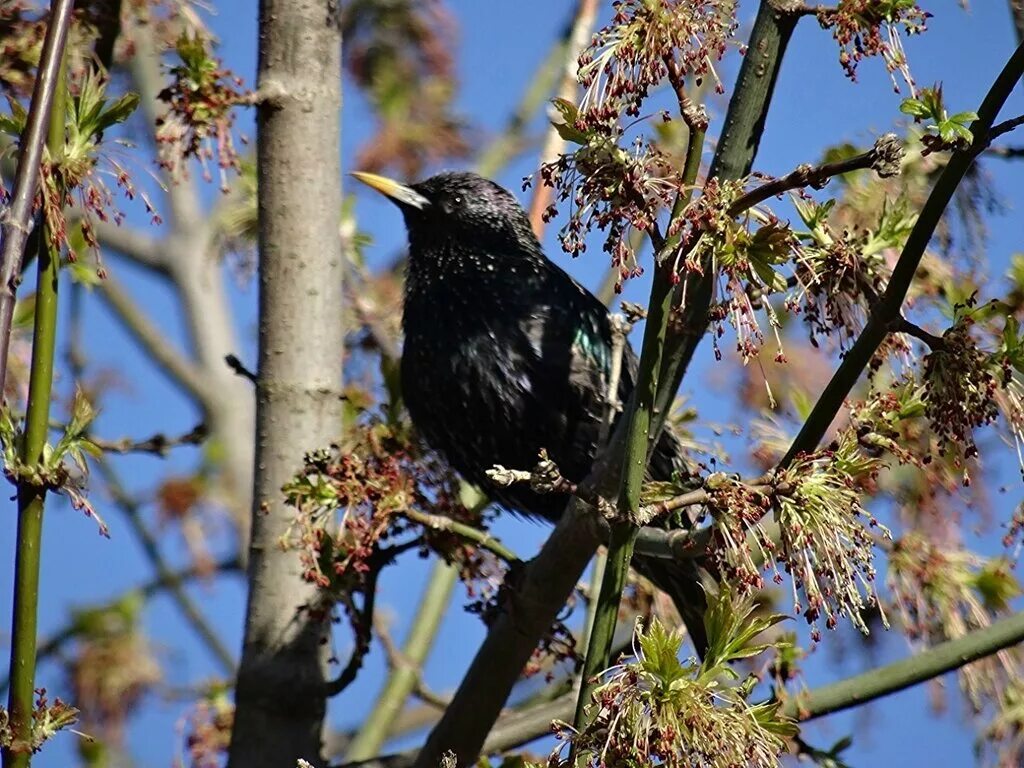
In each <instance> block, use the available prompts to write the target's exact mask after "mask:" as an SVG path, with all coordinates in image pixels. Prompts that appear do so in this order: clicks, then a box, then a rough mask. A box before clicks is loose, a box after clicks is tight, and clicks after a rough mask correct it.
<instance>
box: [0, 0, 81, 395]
mask: <svg viewBox="0 0 1024 768" xmlns="http://www.w3.org/2000/svg"><path fill="white" fill-rule="evenodd" d="M73 7H74V3H73V2H72V0H54V2H53V4H52V6H51V8H50V23H49V24H47V25H46V37H45V38H44V39H43V49H42V52H41V54H40V58H39V69H38V75H37V77H36V82H35V86H34V87H33V89H32V101H31V103H30V104H29V108H28V118H27V120H26V125H25V130H24V132H23V133H22V135H21V140H20V142H19V146H18V170H17V172H16V174H15V177H14V189H13V190H12V191H11V198H10V203H9V205H8V207H7V209H6V210H5V211H3V212H2V213H3V215H2V216H0V241H2V243H3V244H2V248H3V250H2V251H0V390H2V389H3V386H4V382H6V380H7V354H8V349H9V348H10V342H11V319H12V318H13V317H14V303H15V300H16V299H17V292H18V283H19V282H20V280H21V262H22V257H23V255H24V252H25V241H26V239H27V238H28V234H29V232H30V231H31V229H32V201H33V200H34V199H35V196H36V187H37V186H38V180H39V164H40V160H41V159H42V156H43V140H44V139H45V138H46V131H47V126H48V124H49V119H50V106H51V104H52V103H53V99H54V94H55V92H56V91H57V90H58V89H60V88H63V87H64V84H63V82H62V81H61V80H60V78H59V76H58V74H59V70H60V66H61V60H62V56H63V52H64V44H65V43H66V41H67V37H68V28H69V27H70V26H71V12H72V10H73Z"/></svg>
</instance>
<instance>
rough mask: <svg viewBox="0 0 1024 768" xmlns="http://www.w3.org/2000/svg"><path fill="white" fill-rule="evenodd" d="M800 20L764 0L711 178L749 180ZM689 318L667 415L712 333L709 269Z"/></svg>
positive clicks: (677, 345)
mask: <svg viewBox="0 0 1024 768" xmlns="http://www.w3.org/2000/svg"><path fill="white" fill-rule="evenodd" d="M799 20H800V14H799V13H790V12H787V11H786V9H785V7H783V6H782V5H781V3H780V2H779V0H761V5H760V6H759V8H758V11H757V18H756V19H755V20H754V28H753V30H752V31H751V33H750V41H749V43H748V44H747V55H746V56H744V57H743V63H742V64H741V65H740V71H739V75H738V76H737V78H736V88H735V90H734V91H733V95H732V98H731V99H730V100H729V108H728V110H727V111H726V114H725V122H724V123H723V126H722V132H721V134H720V135H719V137H718V146H717V148H716V149H715V156H714V158H713V159H712V161H711V168H710V169H709V171H708V178H712V177H716V176H717V177H718V178H719V179H724V180H734V179H739V178H742V177H744V176H746V175H747V174H748V173H750V169H751V168H752V167H753V164H754V157H755V156H756V155H757V149H758V146H759V145H760V143H761V135H762V134H763V133H764V126H765V120H766V119H767V117H768V108H769V106H770V104H771V99H772V94H773V92H774V90H775V82H776V80H777V79H778V76H779V71H780V70H781V69H782V59H783V56H784V54H785V52H786V47H787V46H788V45H789V39H790V36H791V35H792V34H793V30H794V29H795V28H796V24H797V22H798V21H799ZM691 282H692V283H694V284H693V285H687V286H686V290H687V293H686V296H687V307H686V315H685V317H684V318H683V320H682V322H681V323H679V325H678V330H677V326H675V325H673V329H672V333H670V334H669V335H668V338H667V339H666V341H665V354H664V359H663V361H662V370H661V375H660V376H659V381H660V384H659V387H658V396H657V400H656V402H655V412H657V413H660V414H667V413H668V412H669V410H670V409H671V407H672V402H673V400H674V399H675V396H676V393H677V392H678V391H679V386H680V384H682V381H683V377H684V376H685V375H686V371H687V369H688V367H689V365H690V360H692V359H693V354H694V352H696V350H697V346H698V345H699V344H700V342H701V340H702V339H703V338H704V335H705V331H706V330H707V327H708V319H707V314H708V307H710V306H711V296H712V292H713V289H714V275H713V274H712V272H711V269H710V268H707V269H705V271H704V275H703V276H702V277H700V278H698V279H696V280H687V281H686V283H691Z"/></svg>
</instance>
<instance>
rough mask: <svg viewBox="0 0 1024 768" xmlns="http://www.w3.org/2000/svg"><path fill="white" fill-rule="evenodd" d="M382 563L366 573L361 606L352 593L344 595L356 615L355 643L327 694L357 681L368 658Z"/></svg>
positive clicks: (339, 690)
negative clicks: (357, 605)
mask: <svg viewBox="0 0 1024 768" xmlns="http://www.w3.org/2000/svg"><path fill="white" fill-rule="evenodd" d="M382 565H383V563H374V564H373V565H371V567H370V571H369V573H367V574H366V584H365V586H364V587H363V588H362V589H361V590H360V591H361V593H362V595H363V604H362V606H361V607H360V608H356V607H355V604H354V603H353V602H352V596H351V595H343V596H342V602H343V603H345V608H346V610H347V611H348V612H349V613H350V614H351V615H352V616H353V617H354V620H353V626H354V627H355V630H356V639H355V645H354V646H353V648H352V654H351V655H350V656H349V659H348V664H346V665H345V669H343V670H342V671H341V674H340V675H338V676H337V677H336V678H335V679H334V680H330V681H328V682H327V683H326V684H325V686H324V695H325V696H337V695H338V694H339V693H341V692H342V691H344V690H345V689H346V688H348V687H349V686H350V685H351V684H352V683H353V682H354V681H355V679H356V675H357V674H359V670H360V669H362V666H363V659H365V658H366V654H367V652H368V651H369V650H370V641H371V640H372V639H373V612H374V605H375V604H376V602H377V580H378V579H379V578H380V572H381V566H382Z"/></svg>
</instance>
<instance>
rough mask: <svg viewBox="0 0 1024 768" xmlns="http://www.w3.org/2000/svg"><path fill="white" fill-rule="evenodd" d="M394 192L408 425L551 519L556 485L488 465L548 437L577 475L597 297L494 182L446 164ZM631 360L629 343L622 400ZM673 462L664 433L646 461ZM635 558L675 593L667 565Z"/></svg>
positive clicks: (591, 379)
mask: <svg viewBox="0 0 1024 768" xmlns="http://www.w3.org/2000/svg"><path fill="white" fill-rule="evenodd" d="M368 183H369V182H368ZM410 190H412V191H413V194H409V191H410ZM381 191H385V190H383V189H382V190H381ZM402 193H403V194H405V195H406V196H407V197H408V198H409V199H411V200H412V201H413V203H414V204H409V202H408V200H405V201H403V200H400V199H397V198H396V197H394V196H392V199H394V200H395V202H396V203H397V204H398V206H399V208H400V209H401V210H402V213H403V215H404V217H405V223H406V227H407V229H408V233H409V261H408V267H407V273H406V288H405V305H404V315H403V328H404V332H405V343H404V347H403V352H402V374H401V378H402V391H403V396H404V398H405V403H406V406H407V407H408V409H409V413H410V415H411V416H412V421H413V424H414V425H415V426H416V428H417V429H418V430H419V431H420V433H421V434H422V436H423V437H424V439H425V440H426V441H427V443H428V444H429V445H430V446H431V447H432V448H434V449H435V450H438V451H439V452H441V453H442V454H443V455H444V456H445V457H446V458H447V459H448V461H449V462H450V463H451V465H452V466H453V467H454V468H455V469H456V470H457V471H458V472H459V473H460V474H462V476H463V477H465V478H466V479H467V480H469V481H470V482H472V483H474V484H476V485H478V486H479V487H481V488H482V489H484V491H485V492H486V493H488V494H490V495H491V496H492V498H495V499H496V500H497V501H499V502H500V503H501V504H503V505H504V506H506V507H508V508H509V509H511V510H513V511H516V512H518V513H521V514H524V515H528V516H535V517H542V518H546V519H548V520H552V521H553V520H557V519H558V517H559V516H560V515H561V514H562V511H563V510H564V509H565V505H566V502H567V499H566V497H565V496H563V495H558V494H536V493H534V492H533V491H531V490H530V489H529V487H527V486H526V485H525V484H516V485H513V486H512V487H510V488H498V487H496V486H495V485H494V484H493V483H492V482H491V481H490V480H489V478H488V477H487V475H486V474H485V473H486V471H487V470H488V469H490V468H491V467H492V466H494V465H495V464H501V465H504V466H506V467H511V468H516V469H530V468H531V467H532V466H533V465H534V464H535V463H536V461H537V454H538V451H539V450H540V449H541V448H545V449H547V451H548V455H549V456H550V457H551V459H552V460H553V461H555V462H556V463H557V465H558V467H559V469H560V470H561V472H562V474H563V475H565V476H566V477H567V478H569V479H570V480H572V481H574V482H578V481H580V480H582V479H583V478H584V477H586V475H587V474H588V472H589V470H590V467H591V464H592V462H593V460H594V458H595V454H596V451H597V442H598V438H599V434H600V425H601V421H602V418H603V415H604V412H605V407H606V406H605V392H606V382H607V380H608V376H609V373H610V367H611V343H612V334H611V326H610V321H609V317H608V310H607V308H606V307H605V306H604V305H603V304H602V303H601V302H600V301H599V300H598V299H597V298H596V297H595V296H594V295H593V294H591V293H590V292H589V291H587V290H586V289H585V288H583V287H582V286H580V285H579V284H578V283H577V282H575V281H574V280H573V279H572V278H571V277H569V275H568V274H566V272H565V271H563V270H562V269H561V268H560V267H559V266H558V265H556V264H555V263H553V262H552V261H551V260H549V259H548V258H547V257H546V256H545V255H544V253H543V251H542V250H541V246H540V243H539V242H538V241H537V238H536V237H535V236H534V234H533V231H532V229H531V228H530V223H529V220H528V218H527V216H526V213H525V211H523V209H522V207H521V206H520V205H519V203H518V202H517V201H516V199H515V198H514V197H513V196H512V195H511V194H510V193H509V192H507V191H506V190H504V189H502V188H501V187H500V186H498V185H497V184H495V183H493V182H491V181H488V180H486V179H483V178H481V177H479V176H477V175H475V174H470V173H445V174H441V175H439V176H434V177H432V178H430V179H427V180H426V181H423V182H420V183H418V184H413V185H411V186H410V187H408V188H404V187H403V188H402ZM385 194H387V191H385ZM636 369H637V359H636V355H635V354H634V353H633V351H632V349H629V348H628V347H627V349H626V350H625V358H624V360H623V369H622V376H621V382H620V385H619V392H618V394H619V398H620V400H621V401H622V402H625V401H626V400H627V399H628V397H629V394H630V392H631V391H632V388H633V385H634V381H635V376H636ZM678 462H679V446H678V442H677V440H676V438H675V437H674V436H673V435H672V434H671V433H670V432H666V433H665V434H664V435H663V436H662V438H661V440H660V441H659V443H658V446H657V448H656V451H655V455H654V457H653V459H652V462H651V467H650V474H651V476H652V477H654V478H655V479H667V478H668V477H669V476H670V475H671V473H672V471H673V469H674V468H676V467H677V466H678ZM636 564H637V565H639V566H641V570H642V571H643V572H645V573H646V574H647V575H649V576H650V577H651V578H652V579H653V580H655V581H656V582H657V583H658V584H659V586H661V587H662V588H663V589H665V590H666V591H668V592H670V593H673V592H676V593H678V592H679V590H677V589H675V586H676V585H675V584H674V582H675V581H676V580H677V578H678V572H677V571H676V569H675V568H674V567H673V564H671V563H668V562H666V561H661V562H650V563H646V564H642V563H636ZM644 566H646V567H644ZM691 583H692V582H691ZM679 602H680V601H679V600H678V599H677V604H679Z"/></svg>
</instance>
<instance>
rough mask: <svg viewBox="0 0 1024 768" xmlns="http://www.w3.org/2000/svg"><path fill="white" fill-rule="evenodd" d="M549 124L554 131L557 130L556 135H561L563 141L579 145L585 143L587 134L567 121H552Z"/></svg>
mask: <svg viewBox="0 0 1024 768" xmlns="http://www.w3.org/2000/svg"><path fill="white" fill-rule="evenodd" d="M551 125H552V126H553V127H554V129H555V130H556V131H558V135H559V136H561V137H562V139H563V140H564V141H568V142H570V143H571V144H579V145H580V146H586V145H587V141H588V139H587V134H585V133H584V132H583V131H580V130H578V129H576V128H574V127H573V126H571V125H569V124H568V123H556V122H554V121H552V123H551Z"/></svg>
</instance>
